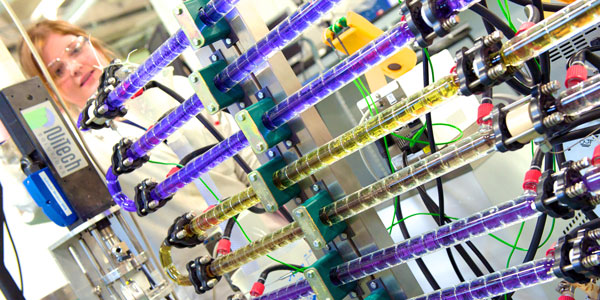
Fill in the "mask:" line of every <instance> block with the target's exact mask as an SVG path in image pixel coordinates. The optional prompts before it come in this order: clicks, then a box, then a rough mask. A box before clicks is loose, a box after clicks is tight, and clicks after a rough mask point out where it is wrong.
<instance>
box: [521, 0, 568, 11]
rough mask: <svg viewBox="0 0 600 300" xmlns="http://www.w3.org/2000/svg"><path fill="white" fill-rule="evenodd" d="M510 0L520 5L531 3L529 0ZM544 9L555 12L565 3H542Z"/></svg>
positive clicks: (563, 6)
mask: <svg viewBox="0 0 600 300" xmlns="http://www.w3.org/2000/svg"><path fill="white" fill-rule="evenodd" d="M510 2H512V3H515V4H518V5H521V6H525V5H529V4H532V2H531V1H529V0H510ZM543 5H544V11H549V12H557V11H559V10H561V9H563V8H565V6H567V5H565V4H558V3H544V4H543Z"/></svg>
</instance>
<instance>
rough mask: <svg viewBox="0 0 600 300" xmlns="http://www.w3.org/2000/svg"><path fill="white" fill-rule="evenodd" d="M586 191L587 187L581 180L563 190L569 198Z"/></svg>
mask: <svg viewBox="0 0 600 300" xmlns="http://www.w3.org/2000/svg"><path fill="white" fill-rule="evenodd" d="M587 191H588V189H587V187H586V186H585V184H583V182H578V183H576V184H574V185H572V186H570V187H568V188H567V189H566V190H565V194H567V196H568V197H569V198H576V197H577V196H580V195H583V194H585V192H587Z"/></svg>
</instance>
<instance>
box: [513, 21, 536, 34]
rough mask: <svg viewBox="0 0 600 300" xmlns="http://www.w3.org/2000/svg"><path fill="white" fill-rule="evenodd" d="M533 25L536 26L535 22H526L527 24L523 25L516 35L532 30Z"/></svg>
mask: <svg viewBox="0 0 600 300" xmlns="http://www.w3.org/2000/svg"><path fill="white" fill-rule="evenodd" d="M533 25H535V23H533V22H525V23H523V24H521V26H520V27H519V30H517V33H516V35H519V34H520V33H521V32H523V31H525V30H527V29H529V28H531V27H532V26H533Z"/></svg>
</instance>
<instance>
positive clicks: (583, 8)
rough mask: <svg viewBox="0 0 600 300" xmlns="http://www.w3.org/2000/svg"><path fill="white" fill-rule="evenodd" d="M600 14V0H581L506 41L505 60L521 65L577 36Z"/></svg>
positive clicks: (503, 47)
mask: <svg viewBox="0 0 600 300" xmlns="http://www.w3.org/2000/svg"><path fill="white" fill-rule="evenodd" d="M598 18H600V0H578V1H575V2H573V3H571V4H569V5H568V6H567V7H565V8H563V9H561V10H559V11H558V12H556V13H554V14H552V15H551V16H549V17H547V18H546V19H544V20H542V21H540V22H539V23H537V24H536V25H534V26H533V27H531V28H529V29H528V30H526V31H524V32H521V33H520V34H519V35H517V36H516V37H514V38H512V39H510V40H509V41H508V42H506V43H505V44H504V45H503V46H502V49H501V50H500V56H501V58H502V60H503V62H504V63H505V64H506V65H509V66H519V65H521V64H523V63H524V62H526V61H528V60H529V59H531V58H534V57H536V56H538V55H540V54H541V53H543V52H545V51H547V50H548V49H550V48H551V47H553V46H556V45H558V44H559V43H561V42H563V41H565V40H567V39H569V38H571V37H573V36H574V35H576V34H578V33H580V32H582V31H584V30H585V29H587V28H588V27H590V26H592V25H596V24H597V22H598Z"/></svg>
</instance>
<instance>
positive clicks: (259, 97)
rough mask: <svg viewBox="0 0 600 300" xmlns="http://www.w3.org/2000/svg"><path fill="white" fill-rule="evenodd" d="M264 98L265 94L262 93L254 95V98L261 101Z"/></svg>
mask: <svg viewBox="0 0 600 300" xmlns="http://www.w3.org/2000/svg"><path fill="white" fill-rule="evenodd" d="M264 97H265V93H263V92H258V93H256V98H258V99H263V98H264Z"/></svg>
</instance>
